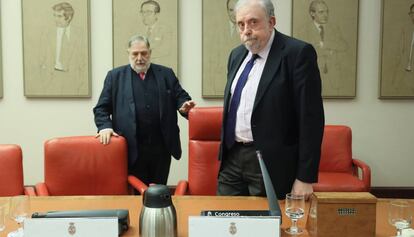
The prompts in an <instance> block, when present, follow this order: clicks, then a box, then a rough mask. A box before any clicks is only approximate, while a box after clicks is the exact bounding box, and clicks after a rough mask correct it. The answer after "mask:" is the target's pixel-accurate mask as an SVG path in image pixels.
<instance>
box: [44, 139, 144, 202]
mask: <svg viewBox="0 0 414 237" xmlns="http://www.w3.org/2000/svg"><path fill="white" fill-rule="evenodd" d="M44 149H45V151H44V152H45V154H44V155H45V156H44V159H45V160H44V169H45V170H44V174H45V177H44V179H45V181H44V183H39V184H37V185H36V192H37V194H38V195H39V196H48V195H51V196H59V195H126V194H130V193H132V189H131V188H130V186H129V185H128V184H130V185H131V186H132V187H133V188H135V189H136V190H138V191H139V192H140V193H143V192H144V191H145V189H146V188H147V186H146V185H145V184H144V183H143V182H141V181H140V180H139V179H137V178H136V177H134V176H128V167H127V166H128V165H127V159H128V158H127V144H126V140H125V138H123V137H112V138H111V142H110V143H109V144H108V145H103V144H101V143H100V142H99V139H97V138H95V137H94V136H74V137H62V138H55V139H51V140H48V141H46V142H45V144H44Z"/></svg>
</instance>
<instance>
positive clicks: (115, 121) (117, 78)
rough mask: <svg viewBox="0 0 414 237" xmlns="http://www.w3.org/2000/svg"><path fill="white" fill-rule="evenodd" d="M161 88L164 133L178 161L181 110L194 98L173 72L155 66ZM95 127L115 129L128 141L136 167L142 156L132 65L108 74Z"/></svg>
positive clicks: (155, 73)
mask: <svg viewBox="0 0 414 237" xmlns="http://www.w3.org/2000/svg"><path fill="white" fill-rule="evenodd" d="M150 68H151V69H152V71H153V72H154V76H155V79H156V81H157V85H158V94H159V101H160V103H159V106H160V108H159V110H160V115H161V116H160V124H161V131H162V135H163V137H164V142H165V145H166V147H167V149H168V150H169V151H170V154H171V155H172V156H173V157H174V158H175V159H177V160H178V159H180V157H181V144H180V136H179V133H180V131H179V128H178V125H177V110H178V109H179V108H180V107H181V106H182V104H183V103H184V102H186V101H188V100H191V97H190V96H189V95H188V93H187V92H186V91H185V90H184V89H183V88H181V86H180V83H179V82H178V80H177V77H176V76H175V74H174V72H173V70H172V69H171V68H167V67H164V66H161V65H157V64H153V63H152V64H151V66H150ZM93 112H94V114H95V124H96V126H97V128H98V131H99V130H102V129H104V128H113V130H114V131H115V132H116V133H118V134H119V135H122V136H124V137H125V138H126V140H127V142H128V161H129V165H133V164H134V162H135V161H136V159H137V157H138V149H139V147H137V139H136V131H137V124H136V116H135V102H134V96H133V92H132V69H131V66H130V65H125V66H121V67H118V68H115V69H113V70H111V71H109V72H108V74H107V76H106V78H105V83H104V88H103V90H102V93H101V96H100V97H99V101H98V103H97V105H96V106H95V108H94V109H93Z"/></svg>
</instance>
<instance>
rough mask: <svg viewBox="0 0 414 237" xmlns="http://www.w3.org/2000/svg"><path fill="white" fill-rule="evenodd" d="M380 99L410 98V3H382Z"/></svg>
mask: <svg viewBox="0 0 414 237" xmlns="http://www.w3.org/2000/svg"><path fill="white" fill-rule="evenodd" d="M382 21H383V25H382V27H383V29H382V37H383V38H382V57H381V69H382V72H381V83H380V97H381V98H387V97H390V98H398V97H400V98H407V97H412V98H414V1H413V0H400V1H384V2H383V19H382Z"/></svg>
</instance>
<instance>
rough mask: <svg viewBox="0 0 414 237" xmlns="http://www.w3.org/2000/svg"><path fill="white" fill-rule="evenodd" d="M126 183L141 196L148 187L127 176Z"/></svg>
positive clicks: (131, 176)
mask: <svg viewBox="0 0 414 237" xmlns="http://www.w3.org/2000/svg"><path fill="white" fill-rule="evenodd" d="M128 183H129V184H130V185H131V186H132V187H133V188H134V189H136V190H137V191H138V192H139V193H140V194H143V193H144V192H145V190H147V188H148V186H147V185H146V184H145V183H144V182H142V181H141V180H139V179H138V178H137V177H135V176H133V175H128Z"/></svg>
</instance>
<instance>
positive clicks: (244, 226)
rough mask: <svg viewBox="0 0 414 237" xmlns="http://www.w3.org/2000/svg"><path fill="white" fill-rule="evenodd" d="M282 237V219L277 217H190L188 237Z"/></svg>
mask: <svg viewBox="0 0 414 237" xmlns="http://www.w3.org/2000/svg"><path fill="white" fill-rule="evenodd" d="M211 236H214V237H234V236H237V237H252V236H260V237H280V218H279V217H275V216H257V217H256V216H245V217H215V216H190V217H189V220H188V237H211Z"/></svg>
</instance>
